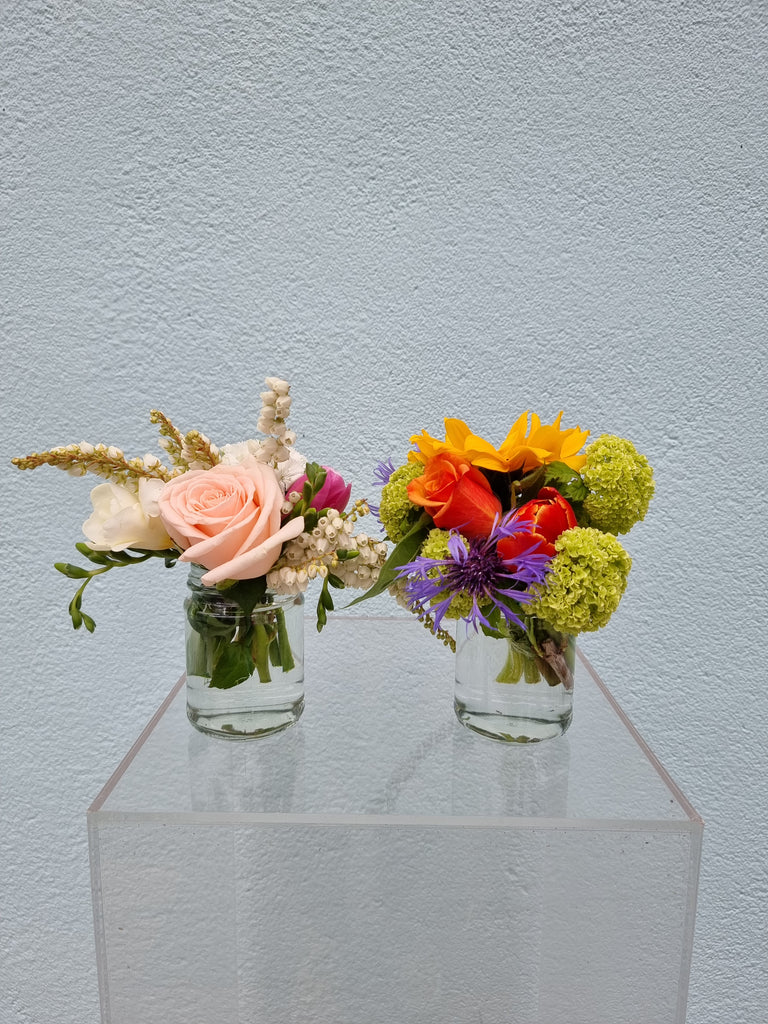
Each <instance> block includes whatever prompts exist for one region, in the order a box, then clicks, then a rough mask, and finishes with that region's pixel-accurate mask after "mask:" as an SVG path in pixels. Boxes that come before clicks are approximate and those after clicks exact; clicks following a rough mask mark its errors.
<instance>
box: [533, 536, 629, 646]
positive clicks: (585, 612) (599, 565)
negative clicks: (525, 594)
mask: <svg viewBox="0 0 768 1024" xmlns="http://www.w3.org/2000/svg"><path fill="white" fill-rule="evenodd" d="M555 551H556V554H555V557H554V558H553V559H552V561H551V563H550V571H549V573H548V574H547V578H546V580H545V581H544V583H540V584H538V585H536V586H534V587H532V588H531V593H532V594H533V595H534V600H533V601H532V602H531V603H530V604H528V605H526V608H525V613H526V615H535V616H537V617H538V618H540V619H544V620H545V621H546V622H548V623H549V624H550V625H551V626H554V628H555V629H556V630H558V632H560V633H571V634H573V635H574V636H575V635H576V634H578V633H591V632H594V631H595V630H597V629H601V628H602V627H603V626H605V625H606V623H607V622H608V620H609V619H610V617H611V615H613V613H614V612H615V611H616V609H617V608H618V606H619V601H620V600H621V595H622V594H623V593H624V591H625V589H626V586H627V577H628V576H629V570H630V568H631V566H632V559H631V558H630V557H629V555H628V554H627V552H626V551H625V550H624V548H623V547H622V546H621V544H620V543H619V542H618V540H617V539H616V538H615V537H614V536H613V535H612V534H610V533H602V532H601V531H600V530H595V529H593V528H591V527H581V526H576V527H574V528H573V529H572V530H566V531H565V533H561V534H560V536H559V537H558V538H557V540H556V541H555Z"/></svg>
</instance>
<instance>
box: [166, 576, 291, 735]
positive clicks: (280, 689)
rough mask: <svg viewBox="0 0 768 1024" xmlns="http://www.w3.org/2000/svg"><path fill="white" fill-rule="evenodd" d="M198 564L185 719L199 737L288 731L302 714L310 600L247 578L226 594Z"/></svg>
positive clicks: (189, 625)
mask: <svg viewBox="0 0 768 1024" xmlns="http://www.w3.org/2000/svg"><path fill="white" fill-rule="evenodd" d="M205 571H206V570H205V569H203V568H202V567H201V566H199V565H193V566H192V567H191V570H190V573H189V579H188V580H187V585H188V587H189V590H190V593H189V596H188V597H187V599H186V601H185V602H184V609H185V612H186V637H187V717H188V718H189V720H190V722H192V724H193V725H194V726H195V728H196V729H199V730H200V731H201V732H205V733H211V734H213V735H216V736H224V737H227V738H228V739H250V738H253V737H258V736H267V735H269V734H270V733H273V732H280V731H281V730H282V729H287V728H288V727H289V726H291V725H293V724H294V723H295V722H297V721H298V720H299V717H300V715H301V712H302V711H303V709H304V597H303V595H302V594H297V595H287V596H285V595H275V594H269V593H266V592H265V591H264V588H263V585H262V582H261V581H255V580H247V581H244V582H242V583H238V584H237V585H236V586H234V587H232V588H231V589H230V590H224V591H220V590H217V589H216V588H215V587H206V586H203V584H202V583H201V582H200V578H201V576H202V575H203V574H204V573H205Z"/></svg>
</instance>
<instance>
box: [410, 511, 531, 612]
mask: <svg viewBox="0 0 768 1024" xmlns="http://www.w3.org/2000/svg"><path fill="white" fill-rule="evenodd" d="M518 511H519V510H516V509H513V511H512V512H508V513H507V515H505V516H504V517H503V519H501V521H500V522H497V523H496V525H495V526H494V528H493V530H492V531H491V534H490V536H488V537H480V538H471V539H470V541H469V550H467V548H465V546H464V541H463V540H462V538H461V536H460V534H459V532H458V531H457V530H451V534H450V537H449V538H448V552H449V557H448V558H425V557H424V556H422V555H420V556H419V557H418V558H415V559H414V560H413V561H412V562H408V563H407V564H406V565H403V566H401V568H400V571H399V572H398V574H397V575H398V578H399V579H404V580H405V581H406V587H405V593H406V596H407V598H408V601H409V605H410V607H411V609H412V610H413V611H415V612H417V613H418V614H419V616H420V617H421V616H423V615H425V614H426V613H427V612H429V613H430V614H431V615H432V616H433V618H434V623H435V625H434V631H435V632H437V630H438V629H440V623H441V621H442V619H443V616H444V615H445V613H446V612H447V611H448V608H449V606H450V604H451V602H452V601H453V599H454V598H455V597H456V596H457V595H458V594H461V593H464V594H468V595H469V596H470V597H471V598H472V607H471V609H470V610H469V612H468V613H467V614H466V615H464V616H462V618H464V619H465V620H466V621H467V622H471V623H472V624H473V625H474V627H475V629H477V628H478V627H479V626H481V625H483V626H490V623H489V622H488V619H487V618H486V616H485V615H484V614H483V612H482V610H481V606H483V605H485V606H486V608H487V605H489V604H491V605H493V606H494V607H496V608H498V609H499V611H500V612H501V614H502V615H503V616H504V618H505V619H506V620H507V622H511V623H514V624H515V625H516V626H519V627H520V628H522V629H524V628H525V626H524V624H523V622H522V620H521V619H520V616H519V615H517V614H516V613H515V612H514V611H513V610H512V608H510V607H509V605H508V604H507V602H506V601H505V600H504V598H509V599H511V600H512V601H516V602H517V603H518V604H527V603H528V602H529V601H531V600H532V598H531V595H530V594H529V592H528V588H529V587H530V586H531V584H533V583H540V582H541V581H542V580H543V579H544V577H545V576H546V574H547V569H548V566H549V561H550V556H549V555H546V554H544V553H543V552H539V551H538V548H539V546H540V544H541V541H540V540H533V539H532V540H531V546H530V547H529V548H527V549H526V550H524V551H522V552H519V553H518V554H516V555H515V559H514V562H512V561H506V562H505V561H504V560H503V559H502V558H501V556H500V555H499V553H498V551H497V549H496V545H497V544H498V542H499V541H500V540H501V539H502V538H503V537H513V536H515V535H516V534H520V533H530V532H531V531H532V529H533V523H532V522H531V520H529V519H524V518H523V519H521V518H518ZM433 602H434V603H433Z"/></svg>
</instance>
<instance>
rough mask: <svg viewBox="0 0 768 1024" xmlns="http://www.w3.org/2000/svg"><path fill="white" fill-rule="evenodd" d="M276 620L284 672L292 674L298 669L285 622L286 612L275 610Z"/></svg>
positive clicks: (280, 609)
mask: <svg viewBox="0 0 768 1024" xmlns="http://www.w3.org/2000/svg"><path fill="white" fill-rule="evenodd" d="M275 618H276V620H277V643H278V646H279V648H280V663H281V665H282V666H283V672H290V671H291V670H292V669H294V668H295V667H296V662H295V661H294V660H293V651H292V650H291V641H290V637H289V636H288V627H287V625H286V622H285V612H284V611H283V609H282V608H276V609H275Z"/></svg>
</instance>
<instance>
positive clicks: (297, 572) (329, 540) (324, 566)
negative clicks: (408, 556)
mask: <svg viewBox="0 0 768 1024" xmlns="http://www.w3.org/2000/svg"><path fill="white" fill-rule="evenodd" d="M355 518H356V517H355ZM354 528H355V523H354V519H353V518H352V516H343V515H341V514H340V513H339V512H337V511H336V509H329V510H328V514H327V515H324V516H321V517H320V519H319V520H318V522H317V526H316V527H315V529H314V530H312V531H311V533H301V534H299V536H298V537H296V538H295V539H294V540H291V541H289V542H288V543H287V544H286V545H285V548H284V550H283V553H282V555H281V556H280V559H279V561H278V562H276V563H275V565H274V566H273V567H272V569H271V570H270V571H269V572H268V573H267V586H268V587H269V589H270V590H271V591H273V592H274V593H276V594H299V593H301V592H302V591H304V590H306V587H307V583H308V582H309V580H311V579H314V578H315V577H317V576H320V577H322V578H324V577H326V576H327V575H328V573H329V572H332V573H333V574H334V576H338V578H339V579H340V580H341V581H342V582H343V583H344V585H345V586H347V587H358V588H360V589H362V590H366V589H367V588H368V587H370V586H372V585H373V584H374V583H375V582H376V580H377V579H378V577H379V571H380V569H381V567H382V565H383V564H384V562H385V561H386V559H387V546H386V544H384V543H382V542H381V541H377V540H375V539H374V538H373V537H369V536H367V535H366V534H364V533H358V534H354V533H353V532H352V531H353V530H354ZM338 551H356V552H357V555H356V557H355V558H350V559H340V558H339V556H338V554H337V552H338Z"/></svg>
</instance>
